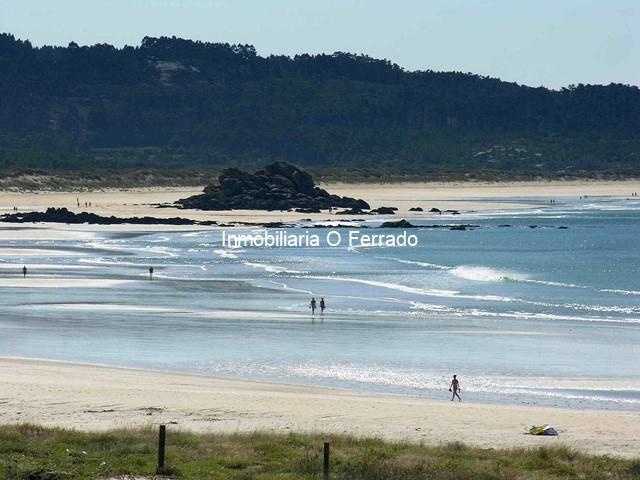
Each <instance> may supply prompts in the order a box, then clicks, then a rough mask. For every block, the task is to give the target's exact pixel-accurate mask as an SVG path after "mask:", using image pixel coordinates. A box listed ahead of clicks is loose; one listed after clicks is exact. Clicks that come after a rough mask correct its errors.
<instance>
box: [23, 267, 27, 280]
mask: <svg viewBox="0 0 640 480" xmlns="http://www.w3.org/2000/svg"><path fill="white" fill-rule="evenodd" d="M22 277H23V278H27V266H26V265H25V266H24V267H22Z"/></svg>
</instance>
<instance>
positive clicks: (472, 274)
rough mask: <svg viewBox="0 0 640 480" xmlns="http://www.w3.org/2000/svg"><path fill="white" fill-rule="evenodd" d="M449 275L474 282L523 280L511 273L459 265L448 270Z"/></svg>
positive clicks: (522, 277)
mask: <svg viewBox="0 0 640 480" xmlns="http://www.w3.org/2000/svg"><path fill="white" fill-rule="evenodd" d="M449 273H451V275H453V276H455V277H458V278H463V279H465V280H473V281H474V282H503V281H505V280H507V279H515V280H520V279H525V277H524V276H522V275H518V274H515V273H511V272H505V271H500V270H496V269H493V268H489V267H481V266H472V265H460V266H459V267H454V268H452V269H450V270H449Z"/></svg>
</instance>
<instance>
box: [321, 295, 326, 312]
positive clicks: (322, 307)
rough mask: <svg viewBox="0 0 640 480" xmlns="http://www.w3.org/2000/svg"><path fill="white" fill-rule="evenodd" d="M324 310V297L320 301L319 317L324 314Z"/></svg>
mask: <svg viewBox="0 0 640 480" xmlns="http://www.w3.org/2000/svg"><path fill="white" fill-rule="evenodd" d="M325 308H326V305H325V303H324V297H323V298H321V299H320V315H322V314H323V313H324V309H325Z"/></svg>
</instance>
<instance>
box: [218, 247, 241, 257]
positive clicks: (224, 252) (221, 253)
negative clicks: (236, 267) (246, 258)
mask: <svg viewBox="0 0 640 480" xmlns="http://www.w3.org/2000/svg"><path fill="white" fill-rule="evenodd" d="M213 253H215V254H216V255H218V256H219V257H222V258H238V256H237V255H236V254H235V253H232V252H229V251H228V250H222V249H218V250H214V251H213Z"/></svg>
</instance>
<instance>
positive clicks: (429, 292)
mask: <svg viewBox="0 0 640 480" xmlns="http://www.w3.org/2000/svg"><path fill="white" fill-rule="evenodd" d="M303 278H309V279H314V280H331V281H338V282H351V283H360V284H363V285H370V286H372V287H380V288H387V289H389V290H396V291H399V292H405V293H413V294H416V295H425V296H428V297H444V298H460V299H466V300H481V301H490V302H513V301H515V299H513V298H510V297H503V296H500V295H466V294H462V293H460V292H458V291H455V290H438V289H423V288H417V287H410V286H408V285H401V284H398V283H388V282H380V281H377V280H365V279H361V278H348V277H330V276H308V277H303Z"/></svg>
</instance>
